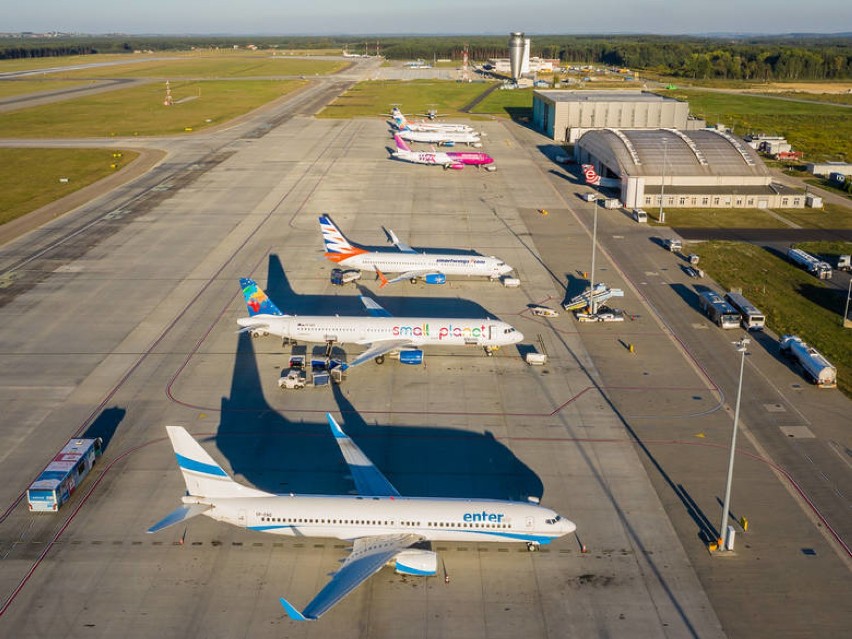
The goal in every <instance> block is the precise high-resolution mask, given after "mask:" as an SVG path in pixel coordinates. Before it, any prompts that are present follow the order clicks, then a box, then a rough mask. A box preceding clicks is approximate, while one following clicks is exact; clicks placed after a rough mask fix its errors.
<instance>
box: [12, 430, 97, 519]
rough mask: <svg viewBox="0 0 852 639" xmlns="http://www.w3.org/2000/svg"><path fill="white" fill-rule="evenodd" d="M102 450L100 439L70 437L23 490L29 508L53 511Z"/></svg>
mask: <svg viewBox="0 0 852 639" xmlns="http://www.w3.org/2000/svg"><path fill="white" fill-rule="evenodd" d="M101 452H103V441H102V440H101V438H100V437H96V438H95V439H72V440H71V441H69V442H68V443H67V444H66V445H65V447H64V448H63V449H62V450H60V451H59V452H58V453H57V454H56V456H55V457H54V458H53V461H51V462H50V463H49V464H48V465H47V468H45V469H44V470H43V471H42V472H41V474H40V475H39V476H38V478H37V479H36V480H35V481H34V482H33V483H32V484H30V487H29V488H28V489H27V502H28V503H29V508H30V510H32V511H38V512H56V511H57V510H59V507H60V506H62V504H64V503H65V502H66V501H68V498H69V497H71V493H73V492H74V489H75V488H77V486H79V485H80V483H81V482H82V481H83V479H84V478H85V477H86V475H88V474H89V471H90V470H91V469H92V466H93V465H94V463H95V461H96V460H97V458H98V457H100V456H101Z"/></svg>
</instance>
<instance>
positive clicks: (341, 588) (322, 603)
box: [281, 535, 422, 621]
mask: <svg viewBox="0 0 852 639" xmlns="http://www.w3.org/2000/svg"><path fill="white" fill-rule="evenodd" d="M421 540H422V537H419V536H418V535H380V536H376V537H361V538H360V539H356V540H355V544H354V546H353V547H352V553H351V554H350V555H349V556H348V557H347V558H346V561H344V562H343V566H341V568H340V570H338V571H337V572H336V573H335V574H334V576H333V577H332V578H331V581H329V582H328V583H327V584H326V585H325V588H323V589H322V590H320V591H319V593H318V594H317V596H316V597H314V599H313V601H311V603H309V604H308V605H307V606H306V607H305V609H304V610H303V611H302V612H299V611H298V610H296V609H295V608H294V607H293V605H292V604H291V603H290V602H288V601H287V600H286V599H284V598H283V597H282V598H281V605H282V606H284V610H285V611H286V612H287V614H288V615H289V617H290V618H291V619H293V620H295V621H313V620H315V619H318V618H319V617H320V615H322V614H323V613H325V612H328V610H329V609H331V607H332V606H334V605H335V604H336V603H337V602H338V601H340V600H341V599H343V598H344V597H345V596H346V595H348V594H349V593H350V592H352V591H353V590H355V588H357V587H358V586H360V585H361V584H362V583H363V582H364V581H366V580H367V579H369V578H370V577H372V576H373V575H374V574H376V573H377V572H378V571H379V570H381V568H382V566H384V565H385V564H386V563H387V562H389V561H390V560H391V559H393V558H394V557H395V556H396V555H397V553H399V552H400V551H402V550H405V549H406V548H408V547H409V546H411V545H412V544H415V543H417V542H418V541H421Z"/></svg>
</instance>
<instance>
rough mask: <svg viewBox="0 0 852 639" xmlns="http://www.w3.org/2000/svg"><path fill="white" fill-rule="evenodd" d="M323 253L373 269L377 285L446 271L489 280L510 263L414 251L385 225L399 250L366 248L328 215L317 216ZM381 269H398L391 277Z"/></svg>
mask: <svg viewBox="0 0 852 639" xmlns="http://www.w3.org/2000/svg"><path fill="white" fill-rule="evenodd" d="M319 223H320V230H321V231H322V239H323V242H325V256H326V258H328V259H329V260H331V261H332V262H336V263H338V264H340V265H341V266H342V267H346V268H350V269H359V270H362V271H375V272H376V273H378V274H379V279H380V280H381V284H380V287H384V286H386V285H387V284H395V283H396V282H401V281H402V280H411V282H416V281H417V280H418V279H422V280H423V281H424V282H426V283H427V284H443V283H445V282H446V281H447V275H467V276H469V277H470V276H476V277H487V278H489V279H491V280H496V279H499V278H500V277H501V276H503V275H506V274H508V273H511V272H512V270H513V269H512V267H511V266H509V265H508V264H506V262H504V261H503V260H501V259H499V258H496V257H494V256H493V255H492V256H490V257H485V256H482V255H464V254H443V253H418V252H417V251H415V250H414V249H413V248H411V247H410V246H409V245H408V244H405V243H403V242H400V241H399V238H398V237H397V236H396V233H394V232H393V231H392V230H389V229H385V233H387V235H388V239H389V240H390V241H391V242H392V243H393V245H394V246H396V248H398V249H399V252H398V253H397V252H395V251H394V252H392V251H382V252H379V251H369V250H367V249H366V248H364V247H363V246H360V245H358V244H355V243H353V242H350V241H349V240H348V239H347V237H346V236H345V235H344V234H343V232H342V231H341V230H340V229H339V228H337V225H336V224H335V223H334V222H333V221H332V219H331V217H330V216H328V215H321V216H320V218H319ZM385 273H399V275H398V276H397V277H395V278H393V279H391V280H389V279H387V277H385V275H384V274H385Z"/></svg>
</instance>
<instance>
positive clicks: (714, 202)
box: [713, 197, 721, 206]
mask: <svg viewBox="0 0 852 639" xmlns="http://www.w3.org/2000/svg"><path fill="white" fill-rule="evenodd" d="M719 202H721V199H720V198H718V197H714V198H713V205H714V206H719Z"/></svg>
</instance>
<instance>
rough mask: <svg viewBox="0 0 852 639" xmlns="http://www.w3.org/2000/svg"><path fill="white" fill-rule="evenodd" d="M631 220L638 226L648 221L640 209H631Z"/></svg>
mask: <svg viewBox="0 0 852 639" xmlns="http://www.w3.org/2000/svg"><path fill="white" fill-rule="evenodd" d="M633 219H634V220H636V221H637V222H639V223H640V224H642V223H646V222H647V221H648V214H647V213H646V212H645V211H643V210H642V209H633Z"/></svg>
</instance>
